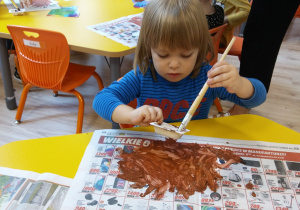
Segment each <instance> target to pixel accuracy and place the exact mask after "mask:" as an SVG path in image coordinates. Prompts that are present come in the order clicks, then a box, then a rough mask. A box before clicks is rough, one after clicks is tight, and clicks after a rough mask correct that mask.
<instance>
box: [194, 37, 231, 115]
mask: <svg viewBox="0 0 300 210" xmlns="http://www.w3.org/2000/svg"><path fill="white" fill-rule="evenodd" d="M234 41H235V37H233V38H232V39H231V41H230V43H229V45H228V46H227V48H226V50H225V51H224V53H223V55H222V57H221V58H220V60H219V61H223V60H224V59H225V57H226V55H227V54H228V52H229V50H230V49H231V47H232V45H233V43H234ZM207 89H208V85H207V81H206V82H205V84H204V85H203V87H202V89H201V90H200V92H199V94H198V96H197V97H196V99H195V101H194V102H193V104H192V106H191V107H190V109H189V111H188V113H189V114H190V115H194V113H195V111H196V109H197V107H198V105H199V104H200V102H201V100H202V99H203V97H204V95H205V93H206V91H207Z"/></svg>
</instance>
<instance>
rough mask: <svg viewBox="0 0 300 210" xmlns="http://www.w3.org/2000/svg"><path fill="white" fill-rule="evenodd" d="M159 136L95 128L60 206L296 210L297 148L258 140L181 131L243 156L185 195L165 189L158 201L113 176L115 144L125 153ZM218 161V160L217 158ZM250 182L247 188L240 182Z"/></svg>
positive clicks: (299, 203)
mask: <svg viewBox="0 0 300 210" xmlns="http://www.w3.org/2000/svg"><path fill="white" fill-rule="evenodd" d="M164 140H165V137H163V136H160V135H158V134H156V133H151V132H136V131H126V130H97V131H95V132H94V134H93V137H92V139H91V141H90V143H89V145H88V147H87V149H86V151H85V154H84V156H83V158H82V161H81V163H80V166H79V169H78V171H77V173H76V176H75V178H74V184H73V185H72V186H71V187H70V190H69V192H68V194H67V196H66V198H65V200H64V202H63V205H62V209H84V210H92V209H96V210H110V209H112V210H117V209H126V210H129V209H130V210H140V209H148V210H158V209H170V210H183V209H187V210H198V209H199V210H200V209H201V210H204V209H210V210H213V209H217V210H218V209H222V210H225V209H251V210H262V209H275V210H290V209H300V154H299V153H300V146H299V145H296V144H280V143H271V142H264V141H246V140H233V139H222V138H210V137H200V136H191V135H184V136H183V137H182V138H181V139H178V140H177V141H178V142H184V143H197V144H199V145H203V146H204V145H207V144H209V145H211V146H213V147H214V148H222V149H229V150H231V151H233V152H234V153H235V154H237V155H239V156H240V157H242V158H243V160H244V163H243V164H241V163H235V164H231V165H230V166H229V167H228V168H224V169H217V170H218V173H219V174H220V175H221V176H222V177H223V179H222V180H220V181H218V185H219V188H218V189H217V190H216V191H215V192H213V191H211V190H210V189H209V188H207V189H206V191H205V192H204V193H202V194H201V193H198V192H196V193H195V194H194V195H192V196H190V197H189V199H185V197H184V196H183V195H181V194H177V193H176V189H175V192H174V193H171V192H169V191H168V192H167V193H166V194H165V195H164V197H163V198H162V199H160V200H157V199H155V195H154V194H153V192H152V193H150V194H149V195H147V196H145V197H140V194H141V193H144V192H145V190H146V188H147V186H144V187H142V188H141V189H133V188H131V187H130V185H132V184H133V183H131V182H128V181H126V180H123V179H120V178H118V176H117V175H118V174H119V173H120V171H119V168H118V161H119V160H120V154H119V153H118V151H117V148H122V149H123V151H124V152H126V153H131V152H132V151H133V148H134V147H147V146H149V144H150V142H151V141H164ZM218 161H219V162H220V163H222V161H223V160H222V159H218ZM250 181H251V183H252V184H253V188H252V189H251V190H250V189H248V188H247V187H246V185H247V184H248V183H249V182H250Z"/></svg>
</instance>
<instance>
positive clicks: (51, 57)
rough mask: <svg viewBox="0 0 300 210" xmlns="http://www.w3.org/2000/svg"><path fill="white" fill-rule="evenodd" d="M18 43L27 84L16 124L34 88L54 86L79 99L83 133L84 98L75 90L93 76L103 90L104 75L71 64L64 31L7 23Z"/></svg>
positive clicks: (78, 127)
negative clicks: (28, 95)
mask: <svg viewBox="0 0 300 210" xmlns="http://www.w3.org/2000/svg"><path fill="white" fill-rule="evenodd" d="M7 28H8V30H9V32H10V34H11V36H12V38H13V41H14V44H15V46H16V51H17V57H18V64H19V67H20V69H21V71H22V79H23V81H24V82H25V83H26V85H25V87H24V89H23V91H22V95H21V99H20V104H19V107H18V110H17V114H16V123H20V121H21V117H22V113H23V110H24V105H25V102H26V98H27V94H28V92H29V90H30V88H31V87H33V86H37V87H40V88H45V89H51V90H53V92H54V93H55V94H56V95H57V93H58V91H61V92H65V93H70V94H73V95H75V96H76V97H77V99H78V101H79V107H78V117H77V129H76V133H81V132H82V123H83V113H84V99H83V97H82V95H81V94H80V93H79V92H78V91H76V90H75V88H77V87H78V86H80V85H82V84H83V83H84V82H85V81H86V80H88V79H89V78H90V77H91V76H92V75H93V76H94V77H95V79H96V80H97V83H98V86H99V89H100V90H101V89H103V83H102V80H101V77H100V76H99V75H98V74H97V73H96V72H95V69H96V67H94V66H85V65H80V64H75V63H70V62H69V61H70V50H69V45H68V42H67V39H66V38H65V36H64V35H63V34H62V33H59V32H54V31H48V30H42V29H35V28H28V27H23V26H12V25H8V26H7Z"/></svg>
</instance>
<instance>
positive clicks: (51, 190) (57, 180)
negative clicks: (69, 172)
mask: <svg viewBox="0 0 300 210" xmlns="http://www.w3.org/2000/svg"><path fill="white" fill-rule="evenodd" d="M72 181H73V179H70V178H66V177H62V176H59V175H55V174H51V173H43V174H38V173H35V172H32V171H24V170H17V169H11V168H5V167H0V209H1V210H2V209H7V210H16V209H26V210H46V209H47V210H59V209H61V205H62V202H63V200H64V199H65V196H66V194H67V192H68V190H69V187H70V185H71V184H72Z"/></svg>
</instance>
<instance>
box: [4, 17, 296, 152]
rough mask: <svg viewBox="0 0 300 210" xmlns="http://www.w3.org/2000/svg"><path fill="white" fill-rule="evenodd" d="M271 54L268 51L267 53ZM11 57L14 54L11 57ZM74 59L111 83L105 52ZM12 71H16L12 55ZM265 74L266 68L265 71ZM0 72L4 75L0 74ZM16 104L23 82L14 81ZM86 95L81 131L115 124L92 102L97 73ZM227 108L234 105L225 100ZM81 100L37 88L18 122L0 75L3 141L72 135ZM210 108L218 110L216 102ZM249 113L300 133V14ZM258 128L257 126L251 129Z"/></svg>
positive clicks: (234, 61) (127, 61) (128, 60)
mask: <svg viewBox="0 0 300 210" xmlns="http://www.w3.org/2000/svg"><path fill="white" fill-rule="evenodd" d="M266 56H267V55H266ZM11 57H12V56H11ZM71 60H72V61H73V62H77V63H82V64H90V65H94V66H96V67H97V72H98V73H99V74H100V76H101V77H102V79H103V81H104V85H105V86H107V85H109V84H110V83H111V81H110V71H109V68H108V65H107V64H106V62H105V59H104V57H101V56H98V55H89V54H84V53H78V52H71ZM132 60H133V55H129V56H126V57H125V58H124V62H123V64H122V75H123V74H125V73H126V72H127V71H129V70H131V69H132ZM226 60H227V61H228V62H230V63H232V64H233V65H235V66H237V67H239V60H238V58H237V57H233V56H227V58H226ZM10 61H11V64H12V65H11V70H12V74H13V72H14V63H13V59H12V58H10ZM262 73H263V72H262ZM0 77H1V75H0ZM13 84H14V88H15V95H16V99H17V103H18V102H19V99H20V95H21V92H22V88H23V86H22V85H21V84H19V83H17V82H16V81H15V80H14V81H13ZM78 91H79V92H81V93H82V95H83V96H84V99H85V114H84V122H83V132H93V131H94V130H98V129H107V128H111V123H109V122H107V121H105V120H103V119H102V118H101V117H99V116H98V115H97V114H96V113H95V112H94V111H93V109H92V101H93V98H94V96H95V95H96V94H97V92H98V90H97V84H96V81H95V80H94V78H93V77H92V78H90V79H89V80H88V82H87V83H85V84H84V85H83V86H81V87H79V88H78ZM221 103H222V105H223V108H224V110H227V109H229V108H230V107H231V106H232V104H231V103H229V102H224V101H222V102H221ZM77 108H78V101H77V98H76V97H75V96H71V95H60V96H59V97H56V98H54V97H53V96H52V92H51V91H49V90H42V89H39V88H34V89H32V91H31V92H30V93H29V94H28V98H27V103H26V105H25V110H24V112H23V116H22V123H21V124H15V123H14V117H15V114H16V110H8V109H7V108H6V104H5V96H4V90H3V83H2V78H1V79H0V110H1V117H0V126H1V128H0V146H1V145H3V144H6V143H9V142H12V141H18V140H24V139H35V138H42V137H51V136H60V135H67V134H73V133H75V130H76V122H77ZM211 113H216V109H215V107H212V110H211ZM250 113H251V114H256V115H260V116H263V117H266V118H268V119H271V120H273V121H275V122H277V123H279V124H281V125H284V126H286V127H288V128H291V129H293V130H295V131H297V132H300V19H299V18H298V19H294V20H293V22H292V23H291V25H290V28H289V30H288V32H287V34H286V36H285V39H284V41H283V43H282V46H281V49H280V52H279V55H278V59H277V63H276V66H275V70H274V74H273V78H272V83H271V87H270V91H269V94H268V97H267V100H266V102H265V103H264V104H263V105H261V106H259V107H256V108H254V109H252V110H251V111H250ZM253 132H255V131H253Z"/></svg>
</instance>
